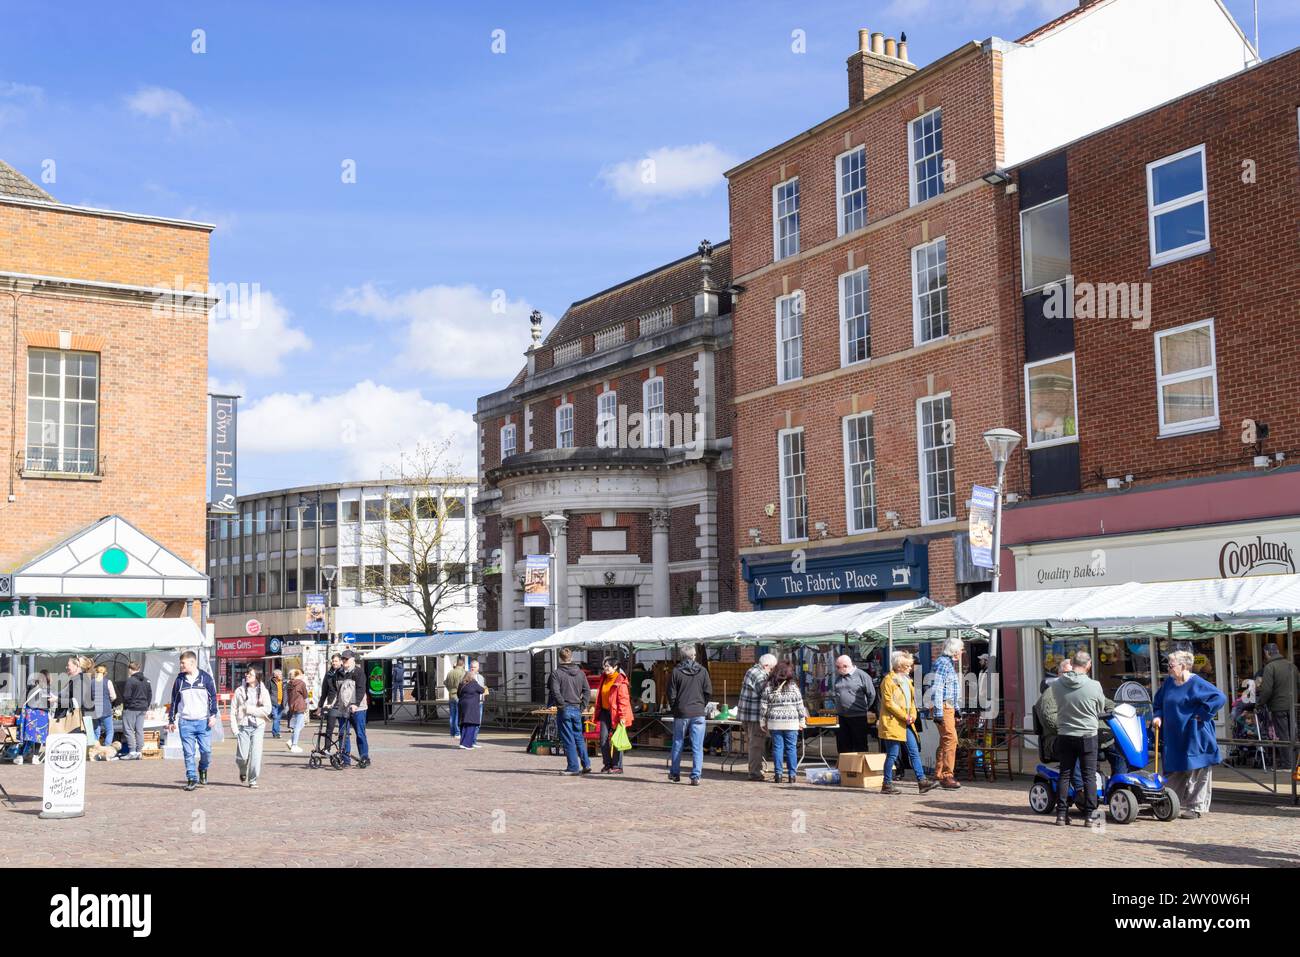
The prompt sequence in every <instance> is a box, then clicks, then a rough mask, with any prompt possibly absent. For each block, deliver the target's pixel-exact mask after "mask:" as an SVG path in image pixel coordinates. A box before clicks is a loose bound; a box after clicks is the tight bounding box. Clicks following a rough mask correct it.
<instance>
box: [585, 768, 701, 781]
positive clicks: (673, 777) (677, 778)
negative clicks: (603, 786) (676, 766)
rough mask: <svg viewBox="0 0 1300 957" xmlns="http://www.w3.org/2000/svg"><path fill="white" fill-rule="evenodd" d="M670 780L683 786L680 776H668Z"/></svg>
mask: <svg viewBox="0 0 1300 957" xmlns="http://www.w3.org/2000/svg"><path fill="white" fill-rule="evenodd" d="M604 770H605V771H608V770H609V768H605V769H604ZM602 773H603V772H602ZM668 780H669V781H672V782H673V784H681V783H682V776H681V775H680V774H670V775H668Z"/></svg>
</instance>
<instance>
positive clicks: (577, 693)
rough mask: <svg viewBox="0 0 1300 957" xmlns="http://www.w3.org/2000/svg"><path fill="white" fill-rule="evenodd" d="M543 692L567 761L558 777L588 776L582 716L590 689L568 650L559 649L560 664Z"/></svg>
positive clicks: (588, 769) (589, 763)
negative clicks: (552, 708)
mask: <svg viewBox="0 0 1300 957" xmlns="http://www.w3.org/2000/svg"><path fill="white" fill-rule="evenodd" d="M547 690H548V691H549V692H550V696H551V704H552V706H554V708H555V730H556V731H557V732H559V735H560V742H561V743H562V744H563V745H564V756H565V758H566V759H567V761H566V763H565V767H564V770H563V771H561V772H560V773H561V774H564V775H567V776H570V777H572V776H573V775H576V774H590V773H591V758H590V757H588V756H587V739H586V738H585V737H584V736H583V733H582V731H583V728H582V712H584V711H586V710H587V705H588V703H589V702H590V701H591V685H590V684H589V683H588V682H587V676H586V675H585V674H583V673H582V669H581V668H579V667H578V666H577V665H576V664H574V662H573V650H572V649H570V648H561V649H560V663H559V666H558V667H557V668H556V669H555V670H554V671H552V672H551V677H550V680H549V681H548V682H547ZM579 761H581V762H582V766H581V767H579V766H578V762H579Z"/></svg>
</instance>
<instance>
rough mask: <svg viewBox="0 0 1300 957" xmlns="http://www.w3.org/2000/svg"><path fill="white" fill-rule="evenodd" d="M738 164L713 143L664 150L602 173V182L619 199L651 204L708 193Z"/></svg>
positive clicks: (607, 168) (622, 163)
mask: <svg viewBox="0 0 1300 957" xmlns="http://www.w3.org/2000/svg"><path fill="white" fill-rule="evenodd" d="M737 162H739V160H737V159H736V157H734V156H732V155H731V154H729V153H725V152H723V151H722V150H720V149H718V147H717V146H715V145H714V144H712V143H697V144H696V145H694V146H662V147H660V148H659V149H656V150H651V151H650V152H649V153H647V154H646V155H645V156H642V157H639V158H637V159H630V160H624V161H623V162H621V163H615V164H614V165H612V166H606V167H605V168H604V169H602V170H601V171H600V178H601V179H603V180H604V181H605V185H606V186H608V187H609V188H610V189H612V190H613V191H614V194H615V195H616V196H618V198H619V199H625V200H630V201H633V202H642V203H644V202H649V201H650V200H655V199H674V198H676V197H679V196H688V195H691V194H698V193H707V192H708V191H709V190H711V189H713V188H714V187H717V186H721V185H722V183H723V178H722V174H723V172H724V171H725V170H727V169H730V168H731V167H732V166H735V165H736V163H737Z"/></svg>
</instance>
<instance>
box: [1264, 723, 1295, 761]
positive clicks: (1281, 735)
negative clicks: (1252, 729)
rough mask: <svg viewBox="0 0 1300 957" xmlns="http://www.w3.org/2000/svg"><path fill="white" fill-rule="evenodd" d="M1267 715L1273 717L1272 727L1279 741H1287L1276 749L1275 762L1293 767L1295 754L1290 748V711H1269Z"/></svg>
mask: <svg viewBox="0 0 1300 957" xmlns="http://www.w3.org/2000/svg"><path fill="white" fill-rule="evenodd" d="M1269 716H1270V717H1271V718H1272V719H1273V727H1274V729H1275V730H1276V731H1277V739H1278V741H1279V742H1281V741H1285V742H1287V743H1286V744H1285V745H1282V746H1280V747H1278V749H1277V752H1276V753H1277V762H1278V765H1279V766H1281V767H1283V768H1288V769H1289V768H1294V767H1295V754H1294V753H1293V752H1292V750H1291V744H1290V741H1291V712H1290V711H1271V712H1269Z"/></svg>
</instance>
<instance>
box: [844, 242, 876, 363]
mask: <svg viewBox="0 0 1300 957" xmlns="http://www.w3.org/2000/svg"><path fill="white" fill-rule="evenodd" d="M869 358H871V276H870V274H869V273H868V271H867V267H866V266H863V267H862V268H861V269H855V270H853V272H846V273H844V274H843V275H842V276H840V365H841V366H847V365H852V364H853V363H855V362H863V361H865V360H866V359H869Z"/></svg>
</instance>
